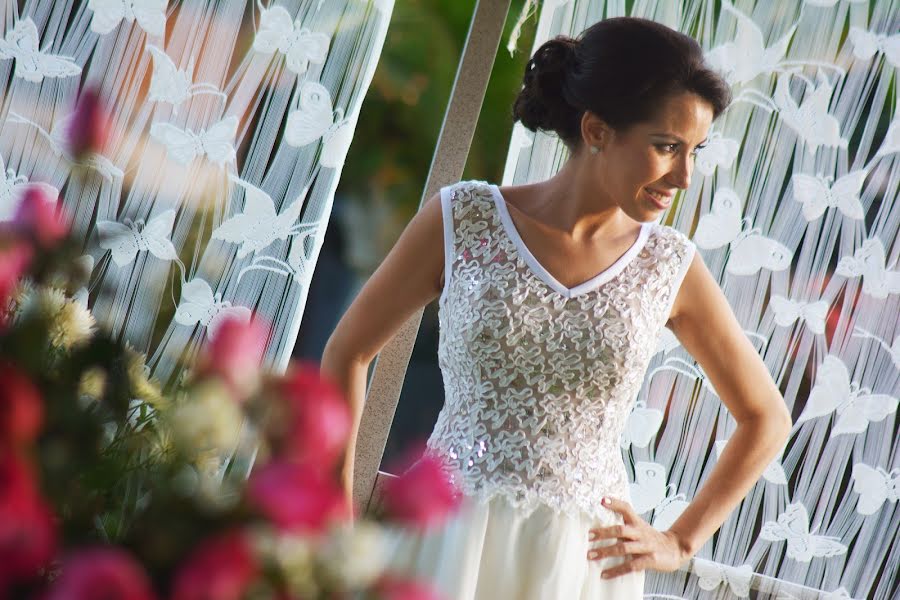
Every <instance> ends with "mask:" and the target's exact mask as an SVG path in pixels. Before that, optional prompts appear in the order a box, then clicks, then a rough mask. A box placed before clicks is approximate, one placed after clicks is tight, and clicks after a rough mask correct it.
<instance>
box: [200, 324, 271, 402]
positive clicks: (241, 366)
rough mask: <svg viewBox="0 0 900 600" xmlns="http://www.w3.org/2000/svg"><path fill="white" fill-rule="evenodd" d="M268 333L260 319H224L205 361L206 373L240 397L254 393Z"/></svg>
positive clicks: (202, 368) (207, 350)
mask: <svg viewBox="0 0 900 600" xmlns="http://www.w3.org/2000/svg"><path fill="white" fill-rule="evenodd" d="M266 334H267V330H266V328H265V327H264V326H263V325H262V323H261V322H260V321H258V320H257V319H251V320H250V321H249V322H246V321H244V320H242V319H238V318H234V317H224V318H223V320H222V322H221V324H220V325H219V326H218V328H216V330H215V334H214V335H213V337H212V339H211V340H210V344H209V346H208V347H207V348H206V353H205V355H204V358H203V359H202V363H201V366H200V369H201V371H202V372H204V373H210V374H213V375H218V376H219V377H221V378H222V379H224V380H225V382H226V383H227V384H228V385H229V387H231V389H232V391H233V392H234V393H235V395H237V396H238V397H241V398H244V397H246V396H247V395H249V394H251V393H252V392H253V390H254V389H255V388H256V386H257V384H258V382H259V366H260V363H261V362H262V357H263V351H264V350H265V347H266Z"/></svg>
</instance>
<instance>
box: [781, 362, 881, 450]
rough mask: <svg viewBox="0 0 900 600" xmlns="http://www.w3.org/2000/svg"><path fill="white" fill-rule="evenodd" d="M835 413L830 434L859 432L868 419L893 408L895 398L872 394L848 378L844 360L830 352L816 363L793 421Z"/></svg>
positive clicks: (800, 421) (864, 428)
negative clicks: (812, 380)
mask: <svg viewBox="0 0 900 600" xmlns="http://www.w3.org/2000/svg"><path fill="white" fill-rule="evenodd" d="M835 412H836V413H837V419H836V420H835V422H834V425H833V426H832V427H831V437H834V436H836V435H841V434H845V433H863V432H864V431H865V430H866V429H867V428H868V426H869V423H872V422H876V421H881V420H883V419H884V418H885V417H887V416H888V415H889V414H891V413H894V412H897V399H896V398H893V397H892V396H889V395H887V394H873V393H872V391H871V390H870V389H868V388H863V387H860V385H859V384H858V383H857V382H855V381H851V380H850V374H849V372H848V371H847V366H846V365H845V364H844V362H843V361H842V360H841V359H840V358H838V357H837V356H835V355H833V354H829V355H827V356H826V357H825V358H824V359H823V360H822V363H821V364H820V365H819V369H818V372H817V373H816V381H815V384H814V385H813V388H812V390H810V392H809V398H808V399H807V401H806V406H805V407H804V408H803V412H802V413H801V414H800V416H799V417H798V418H797V424H800V423H803V422H805V421H809V420H811V419H815V418H817V417H824V416H826V415H830V414H832V413H835Z"/></svg>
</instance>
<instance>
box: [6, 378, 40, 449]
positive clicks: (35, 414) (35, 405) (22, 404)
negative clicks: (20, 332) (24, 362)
mask: <svg viewBox="0 0 900 600" xmlns="http://www.w3.org/2000/svg"><path fill="white" fill-rule="evenodd" d="M43 422H44V404H43V402H42V401H41V394H40V392H39V391H38V389H37V388H36V387H35V386H34V384H33V383H32V382H31V380H30V379H29V378H28V377H27V376H26V375H25V374H24V373H22V372H21V371H19V370H18V369H16V368H15V367H13V366H12V365H10V364H0V448H2V447H7V448H8V447H10V446H13V447H15V446H20V445H22V444H27V443H29V442H31V441H33V440H34V438H35V437H37V434H38V433H39V432H40V429H41V425H43Z"/></svg>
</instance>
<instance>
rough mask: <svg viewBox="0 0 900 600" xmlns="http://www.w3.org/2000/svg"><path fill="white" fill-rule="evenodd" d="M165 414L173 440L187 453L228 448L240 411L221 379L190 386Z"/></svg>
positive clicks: (202, 454)
mask: <svg viewBox="0 0 900 600" xmlns="http://www.w3.org/2000/svg"><path fill="white" fill-rule="evenodd" d="M169 417H170V423H171V427H172V433H173V435H174V437H175V440H176V443H177V444H178V445H179V446H181V448H182V449H183V450H185V452H187V453H188V454H189V455H191V456H194V457H198V458H199V457H206V456H209V453H211V452H213V453H215V452H223V451H224V452H227V451H231V450H232V449H233V448H234V446H235V444H237V441H238V434H239V433H240V428H241V421H242V413H241V410H240V408H239V407H238V406H237V404H236V403H235V402H234V400H233V399H232V397H231V394H230V393H229V392H228V389H227V388H226V387H225V386H224V384H222V383H221V382H218V381H215V380H208V381H203V382H201V383H199V384H198V385H196V386H193V387H192V388H190V390H189V393H188V394H186V395H185V396H184V397H183V398H182V399H181V402H179V403H178V404H177V405H176V406H175V407H174V409H173V410H172V411H171V414H170V416H169Z"/></svg>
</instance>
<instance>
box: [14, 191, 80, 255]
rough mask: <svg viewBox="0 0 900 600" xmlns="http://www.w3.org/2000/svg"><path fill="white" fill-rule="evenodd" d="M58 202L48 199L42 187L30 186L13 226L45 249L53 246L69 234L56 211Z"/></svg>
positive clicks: (54, 199)
mask: <svg viewBox="0 0 900 600" xmlns="http://www.w3.org/2000/svg"><path fill="white" fill-rule="evenodd" d="M56 200H57V199H56V198H48V197H47V196H46V195H45V192H44V190H43V189H42V188H41V187H40V186H37V185H30V186H28V189H26V190H25V193H24V194H23V195H22V201H21V202H20V203H19V206H18V208H17V209H16V214H15V217H13V226H14V227H15V228H16V229H17V230H18V231H19V232H20V233H22V234H24V235H27V236H29V237H32V238H34V239H35V240H37V243H38V244H40V245H41V246H43V247H45V248H48V247H50V246H53V245H54V244H56V243H57V242H58V241H60V240H61V239H63V238H64V237H66V234H68V232H69V226H68V225H67V224H66V221H65V219H64V218H63V217H62V215H61V214H60V213H59V211H57V210H56Z"/></svg>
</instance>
